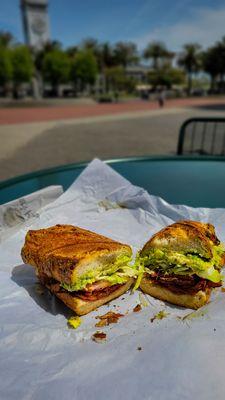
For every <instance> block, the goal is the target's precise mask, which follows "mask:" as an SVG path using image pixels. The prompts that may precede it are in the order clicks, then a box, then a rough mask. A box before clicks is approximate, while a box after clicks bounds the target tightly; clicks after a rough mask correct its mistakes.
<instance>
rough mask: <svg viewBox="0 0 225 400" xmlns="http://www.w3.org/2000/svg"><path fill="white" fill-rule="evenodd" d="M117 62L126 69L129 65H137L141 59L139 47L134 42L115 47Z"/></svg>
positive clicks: (121, 43)
mask: <svg viewBox="0 0 225 400" xmlns="http://www.w3.org/2000/svg"><path fill="white" fill-rule="evenodd" d="M114 56H115V62H116V64H117V65H122V66H123V67H124V68H126V67H127V66H128V65H129V64H134V63H137V61H138V59H139V57H138V52H137V46H136V44H135V43H132V42H118V43H116V45H115V47H114Z"/></svg>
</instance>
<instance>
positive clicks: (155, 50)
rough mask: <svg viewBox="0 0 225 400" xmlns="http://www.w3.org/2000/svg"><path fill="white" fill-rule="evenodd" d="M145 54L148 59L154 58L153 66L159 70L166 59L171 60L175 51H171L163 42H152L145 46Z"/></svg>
mask: <svg viewBox="0 0 225 400" xmlns="http://www.w3.org/2000/svg"><path fill="white" fill-rule="evenodd" d="M143 56H144V58H146V59H147V60H148V59H152V61H153V68H154V69H155V70H157V69H159V67H160V66H162V64H164V63H165V61H167V62H168V60H169V61H171V60H172V58H173V57H174V53H172V52H171V51H169V50H168V49H167V47H166V45H165V44H164V43H163V42H151V43H149V44H148V45H147V47H146V48H145V50H144V53H143Z"/></svg>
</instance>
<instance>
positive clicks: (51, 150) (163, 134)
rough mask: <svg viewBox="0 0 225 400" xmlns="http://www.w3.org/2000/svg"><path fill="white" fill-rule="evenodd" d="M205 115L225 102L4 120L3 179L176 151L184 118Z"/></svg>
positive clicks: (217, 110) (0, 136)
mask: <svg viewBox="0 0 225 400" xmlns="http://www.w3.org/2000/svg"><path fill="white" fill-rule="evenodd" d="M204 115H220V116H222V115H224V105H223V104H221V106H220V107H219V106H217V107H216V108H215V106H213V105H212V106H210V105H207V104H205V105H204V106H202V107H201V106H199V107H195V108H184V107H181V108H172V107H171V108H165V109H155V110H147V111H146V110H136V112H124V113H117V114H114V115H101V116H89V117H86V118H81V117H79V118H78V117H77V118H75V119H65V120H58V121H57V120H56V121H45V122H39V123H23V124H18V123H17V124H12V125H1V126H0V143H1V146H0V180H4V179H8V178H10V177H13V176H16V175H20V174H24V173H27V172H32V171H35V170H39V169H43V168H49V167H53V166H56V165H63V164H67V163H73V162H79V161H88V160H90V159H92V158H94V157H99V158H102V159H107V158H117V157H126V156H143V155H152V154H174V153H175V152H176V145H177V139H178V132H179V128H180V126H181V124H182V122H183V121H184V120H186V119H187V118H190V117H193V116H204Z"/></svg>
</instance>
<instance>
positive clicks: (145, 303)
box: [139, 293, 149, 307]
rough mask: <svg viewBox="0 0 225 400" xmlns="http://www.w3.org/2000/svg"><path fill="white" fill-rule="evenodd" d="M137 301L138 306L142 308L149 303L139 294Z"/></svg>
mask: <svg viewBox="0 0 225 400" xmlns="http://www.w3.org/2000/svg"><path fill="white" fill-rule="evenodd" d="M139 300H140V304H141V305H142V307H148V306H149V303H148V302H147V300H146V298H145V296H144V295H143V293H139Z"/></svg>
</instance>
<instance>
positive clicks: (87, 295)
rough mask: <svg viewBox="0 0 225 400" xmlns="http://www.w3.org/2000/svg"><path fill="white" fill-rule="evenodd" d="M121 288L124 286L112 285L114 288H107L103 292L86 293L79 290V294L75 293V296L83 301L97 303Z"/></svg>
mask: <svg viewBox="0 0 225 400" xmlns="http://www.w3.org/2000/svg"><path fill="white" fill-rule="evenodd" d="M120 286H122V285H121V284H120V285H119V284H117V285H112V286H109V287H106V288H104V289H101V290H93V291H89V292H88V291H85V290H79V291H78V292H74V295H75V296H76V297H80V298H81V299H83V300H87V301H95V300H99V299H101V298H102V297H107V296H108V295H109V294H110V293H112V292H114V291H115V290H117V289H119V287H120Z"/></svg>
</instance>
